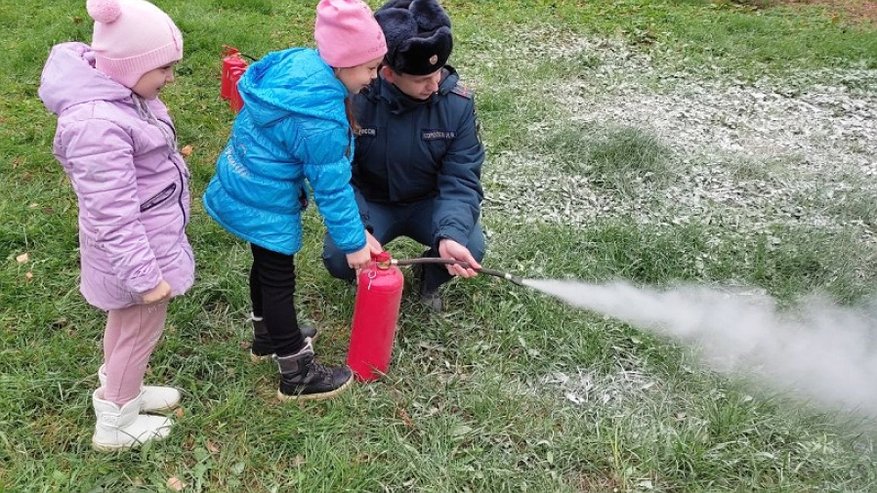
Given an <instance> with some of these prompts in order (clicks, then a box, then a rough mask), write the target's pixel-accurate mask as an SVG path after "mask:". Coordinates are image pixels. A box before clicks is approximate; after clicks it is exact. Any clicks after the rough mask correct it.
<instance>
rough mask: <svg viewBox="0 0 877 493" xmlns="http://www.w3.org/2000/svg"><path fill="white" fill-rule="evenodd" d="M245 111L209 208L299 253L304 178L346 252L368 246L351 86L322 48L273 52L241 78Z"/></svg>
mask: <svg viewBox="0 0 877 493" xmlns="http://www.w3.org/2000/svg"><path fill="white" fill-rule="evenodd" d="M238 90H239V91H240V93H241V97H242V98H243V100H244V108H243V110H241V112H240V114H238V117H237V119H235V122H234V126H233V127H232V132H231V137H230V138H229V141H228V145H227V146H226V147H225V149H224V150H223V151H222V153H221V154H220V155H219V158H218V160H217V162H216V174H215V175H214V176H213V179H212V180H211V181H210V184H209V185H208V186H207V191H206V192H205V193H204V207H205V209H206V210H207V213H208V214H210V216H211V217H212V218H213V219H215V220H216V221H217V222H218V223H219V224H221V225H222V227H224V228H225V229H227V230H228V231H230V232H231V233H232V234H234V235H236V236H238V237H240V238H242V239H244V240H246V241H248V242H250V243H255V244H256V245H259V246H261V247H263V248H267V249H269V250H272V251H275V252H279V253H283V254H286V255H292V254H294V253H295V252H297V251H298V250H299V249H300V248H301V235H302V226H301V212H302V209H303V208H304V202H305V201H304V200H300V198H302V197H303V196H304V197H306V195H304V194H306V191H305V188H304V187H305V184H304V179H305V178H307V180H308V182H309V183H310V185H311V188H313V191H314V199H315V201H316V203H317V206H318V208H319V210H320V213H321V214H322V216H323V220H324V222H325V224H326V228H327V229H328V231H329V235H330V236H331V237H332V239H333V240H334V241H335V244H336V245H338V247H339V248H340V249H341V250H342V251H344V252H345V253H351V252H355V251H357V250H359V249H361V248H363V247H364V246H365V230H364V227H363V224H362V220H361V219H360V217H359V211H358V210H357V207H356V200H355V198H354V195H353V189H352V188H351V186H350V160H351V158H352V156H353V140H352V135H351V133H350V131H349V126H348V122H347V116H346V113H345V110H344V98H346V97H347V89H346V88H345V86H344V84H342V83H341V81H339V80H338V79H337V78H336V77H335V75H334V73H333V72H332V68H331V67H329V66H328V65H327V64H326V63H325V62H323V60H322V59H321V58H320V56H319V55H318V54H317V52H316V51H314V50H312V49H305V48H293V49H289V50H284V51H278V52H273V53H269V54H268V55H266V56H265V57H264V58H262V59H261V60H260V61H258V62H256V63H254V64H253V65H252V66H250V68H249V69H247V71H246V72H245V73H244V75H243V77H242V78H241V80H240V82H239V83H238Z"/></svg>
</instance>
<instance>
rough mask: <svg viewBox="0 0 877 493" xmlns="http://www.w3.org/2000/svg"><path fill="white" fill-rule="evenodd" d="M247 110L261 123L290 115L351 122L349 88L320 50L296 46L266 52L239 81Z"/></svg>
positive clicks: (245, 109)
mask: <svg viewBox="0 0 877 493" xmlns="http://www.w3.org/2000/svg"><path fill="white" fill-rule="evenodd" d="M238 90H239V91H240V94H241V97H242V98H243V100H244V111H248V112H249V113H250V117H251V118H252V119H253V120H254V121H255V122H256V123H257V124H258V125H262V126H265V125H270V124H271V123H273V122H275V121H277V120H281V119H284V118H288V117H292V116H294V117H300V118H316V119H320V120H332V121H337V122H339V123H342V124H343V125H345V126H346V125H347V116H346V114H345V113H344V105H343V104H342V102H343V100H344V98H346V97H347V88H346V87H345V86H344V84H343V83H342V82H341V81H340V80H338V78H337V77H335V73H334V72H333V71H332V68H331V67H329V65H327V64H326V62H324V61H323V59H322V58H320V56H319V55H318V54H317V52H316V50H313V49H309V48H292V49H288V50H283V51H275V52H272V53H269V54H267V55H265V57H263V58H262V59H261V60H259V61H258V62H256V63H254V64H253V65H251V66H250V67H249V68H248V69H247V71H246V72H244V75H243V77H241V80H240V82H239V83H238Z"/></svg>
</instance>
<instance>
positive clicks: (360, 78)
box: [204, 0, 387, 400]
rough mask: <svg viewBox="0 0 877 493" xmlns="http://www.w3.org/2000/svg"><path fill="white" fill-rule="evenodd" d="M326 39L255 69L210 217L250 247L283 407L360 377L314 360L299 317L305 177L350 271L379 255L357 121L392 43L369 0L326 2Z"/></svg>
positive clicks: (319, 35) (216, 180)
mask: <svg viewBox="0 0 877 493" xmlns="http://www.w3.org/2000/svg"><path fill="white" fill-rule="evenodd" d="M314 36H315V38H316V41H317V50H312V49H306V48H292V49H288V50H284V51H279V52H274V53H269V54H268V55H266V56H265V57H264V58H262V59H261V60H260V61H259V62H257V63H255V64H253V65H252V66H251V67H250V68H249V69H248V70H247V71H246V72H245V73H244V75H243V77H242V78H241V80H240V82H239V83H238V91H239V92H240V94H241V97H242V98H243V101H244V107H243V109H242V110H241V112H240V114H239V115H238V117H237V119H236V120H235V123H234V126H233V128H232V133H231V136H230V137H229V141H228V144H227V145H226V147H225V149H224V150H223V151H222V153H221V154H220V156H219V158H218V160H217V163H216V174H215V175H214V177H213V179H212V180H211V181H210V184H209V185H208V187H207V191H206V192H205V194H204V206H205V208H206V210H207V213H208V214H210V216H211V217H212V218H213V219H215V220H216V221H217V222H218V223H219V224H220V225H222V227H223V228H225V229H226V230H228V231H229V232H231V233H232V234H234V235H235V236H237V237H239V238H241V239H243V240H246V241H247V242H249V243H250V247H251V250H252V253H253V265H252V268H251V270H250V297H251V300H252V303H253V319H254V327H257V328H258V327H264V329H265V330H266V332H267V333H266V334H265V335H264V336H263V338H264V339H265V340H263V341H258V340H257V341H256V342H261V343H262V344H263V347H261V348H259V350H260V352H261V353H262V354H272V353H273V354H274V359H275V361H277V364H278V367H279V369H280V388H279V390H278V397H279V398H280V399H281V400H288V399H323V398H328V397H333V396H335V395H337V394H338V393H339V392H341V391H342V390H343V389H344V388H346V387H347V385H348V384H349V383H350V381H351V379H352V373H351V371H350V369H349V368H347V367H346V366H341V367H327V366H324V365H322V364H320V363H318V362H316V361H315V360H314V350H313V347H312V340H311V338H310V337H304V336H303V335H302V333H301V331H300V329H299V326H298V322H297V320H296V311H295V306H294V296H295V265H294V255H295V253H296V252H297V251H298V250H299V249H300V248H301V235H302V225H301V212H302V209H303V208H304V206H305V204H306V200H307V199H306V197H307V192H306V189H305V183H304V180H305V179H307V181H308V183H309V184H310V186H311V188H312V189H313V191H314V199H315V200H316V203H317V206H318V208H319V211H320V213H321V215H322V216H323V220H324V222H325V224H326V229H327V230H328V233H329V235H331V237H332V239H333V240H334V241H335V243H336V244H337V245H338V247H339V248H340V249H341V250H342V251H343V252H344V253H345V254H346V257H347V263H348V265H350V267H351V268H355V269H358V268H362V267H365V266H366V265H367V264H368V262H369V261H370V259H371V256H370V253H371V250H372V247H370V246H369V242H368V241H367V239H366V231H365V228H364V226H363V224H362V220H361V219H360V216H359V211H358V209H357V206H356V200H355V198H354V194H353V189H352V188H351V186H350V176H351V164H350V163H351V158H352V156H353V137H354V136H353V129H354V128H355V125H356V124H355V122H354V121H353V117H352V114H353V113H352V111H350V106H349V105H350V100H349V97H350V96H351V95H353V94H356V93H358V92H359V91H360V90H362V89H363V88H364V87H366V86H367V85H368V84H369V83H370V82H371V81H372V80H373V79H374V78H375V77H376V76H377V69H378V66H379V65H380V63H381V61H382V59H383V56H384V54H385V53H386V51H387V46H386V42H385V40H384V35H383V32H382V31H381V28H380V26H378V24H377V22H376V21H375V19H374V16H373V15H372V12H371V10H370V9H369V7H368V6H367V5H366V4H365V3H363V2H362V1H361V0H321V1H320V3H319V5H318V6H317V19H316V24H315V29H314ZM375 250H376V251H378V250H379V247H377V246H376V247H375ZM257 332H258V331H257ZM258 335H259V334H257V336H258ZM255 349H256V348H255V347H254V354H258V353H256V351H255Z"/></svg>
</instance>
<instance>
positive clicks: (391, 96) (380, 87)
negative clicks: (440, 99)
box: [365, 65, 460, 114]
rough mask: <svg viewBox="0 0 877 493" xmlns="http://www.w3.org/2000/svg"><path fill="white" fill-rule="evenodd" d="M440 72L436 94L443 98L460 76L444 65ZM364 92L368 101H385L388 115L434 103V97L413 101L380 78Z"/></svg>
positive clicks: (452, 68)
mask: <svg viewBox="0 0 877 493" xmlns="http://www.w3.org/2000/svg"><path fill="white" fill-rule="evenodd" d="M442 72H443V73H442V79H441V82H439V88H438V93H439V94H440V95H442V96H445V95H447V94H448V93H449V92H451V89H453V88H454V87H456V86H457V82H459V81H460V76H459V75H457V71H456V70H454V67H451V66H450V65H445V67H444V68H443V69H442ZM365 91H366V93H365V96H366V97H367V98H369V99H372V100H374V99H375V98H381V99H383V100H384V101H386V102H387V106H388V107H389V109H390V113H393V114H399V113H404V112H406V111H408V110H410V109H411V108H415V107H417V106H420V105H424V104H432V102H433V101H435V95H433V96H431V97H430V98H429V99H426V100H421V99H414V98H412V97H410V96H408V95H407V94H405V93H404V92H402V91H401V90H399V88H398V87H396V86H395V85H394V84H390V83H389V82H387V81H385V80H384V79H383V78H382V77H378V78H377V79H375V81H374V82H372V83H371V85H370V86H369V87H368V88H367V89H365Z"/></svg>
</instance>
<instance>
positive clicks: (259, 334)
mask: <svg viewBox="0 0 877 493" xmlns="http://www.w3.org/2000/svg"><path fill="white" fill-rule="evenodd" d="M250 321H251V322H253V344H251V345H250V359H251V360H253V362H254V363H259V362H261V361H268V360H269V359H271V358H272V357H274V343H272V342H271V336H269V335H268V328H267V327H265V321H264V320H262V319H261V318H260V319H256V318H255V317H253V316H252V315H251V316H250ZM298 330H299V331H301V336H302V337H303V338H305V339H307V338H311V339H316V338H317V328H316V327H314V326H313V325H311V324H306V323H299V324H298Z"/></svg>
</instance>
